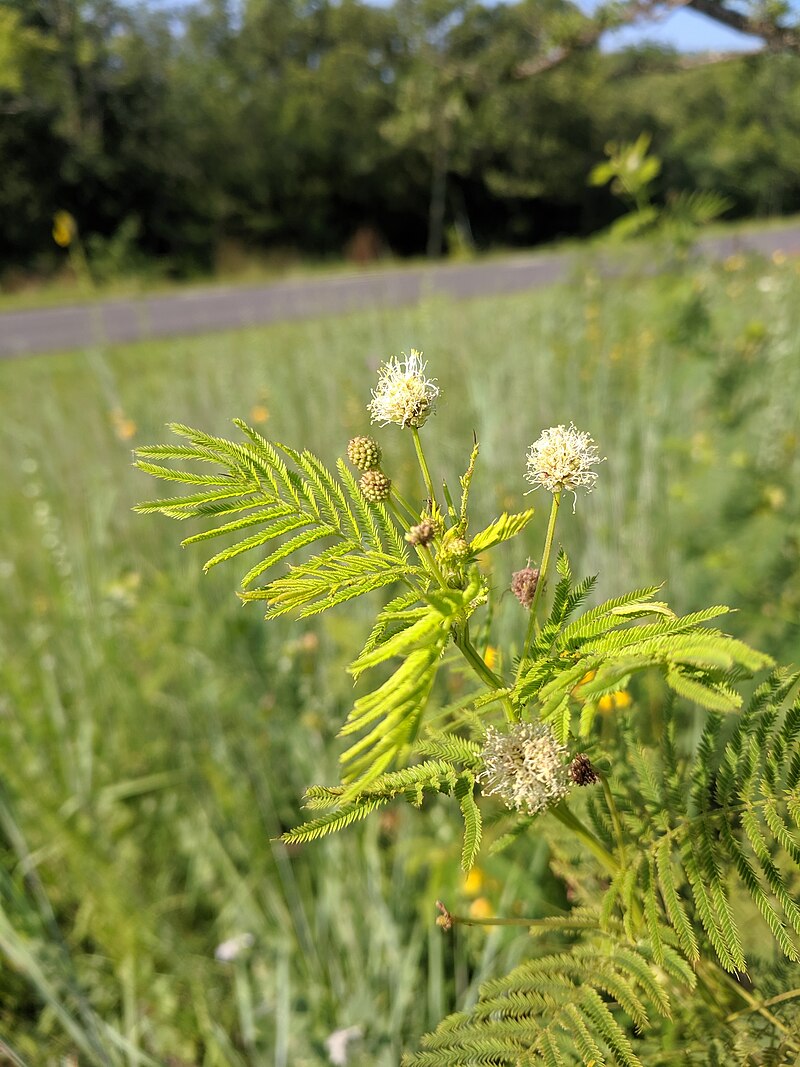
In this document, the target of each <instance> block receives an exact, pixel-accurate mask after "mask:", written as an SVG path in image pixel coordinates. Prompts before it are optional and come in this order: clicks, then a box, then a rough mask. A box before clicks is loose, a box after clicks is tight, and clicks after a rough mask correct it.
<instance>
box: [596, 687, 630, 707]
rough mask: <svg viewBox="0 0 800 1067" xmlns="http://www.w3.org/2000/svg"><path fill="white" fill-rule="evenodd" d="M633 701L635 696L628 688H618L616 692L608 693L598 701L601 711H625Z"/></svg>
mask: <svg viewBox="0 0 800 1067" xmlns="http://www.w3.org/2000/svg"><path fill="white" fill-rule="evenodd" d="M632 703H633V698H632V697H631V695H630V693H629V692H628V690H627V689H618V690H617V691H616V692H615V693H606V694H605V695H604V696H601V697H600V699H599V700H598V702H597V707H598V710H599V711H603V712H609V711H624V710H625V709H626V708H629V707H630V706H631V704H632Z"/></svg>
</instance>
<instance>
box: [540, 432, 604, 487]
mask: <svg viewBox="0 0 800 1067" xmlns="http://www.w3.org/2000/svg"><path fill="white" fill-rule="evenodd" d="M602 462H603V459H602V458H601V457H600V453H599V452H598V451H597V445H596V444H595V443H594V441H593V439H592V437H591V436H590V435H589V434H588V433H583V432H582V431H581V430H577V429H576V428H575V425H574V424H573V423H570V424H569V426H560V425H559V426H551V427H550V429H548V430H543V431H542V433H541V436H540V437H539V439H538V440H536V441H534V442H533V444H532V445H531V447H530V448H529V449H528V456H527V466H528V469H527V471H526V473H525V478H526V480H527V481H529V482H530V483H531V484H532V485H533V488H534V489H539V488H540V487H541V488H543V489H547V490H548V492H551V493H560V492H561V491H562V490H564V489H566V491H567V492H568V493H572V495H573V497H575V498H576V499H577V495H576V493H575V490H576V489H577V488H579V487H580V486H583V487H584V488H585V489H586V491H587V492H589V493H590V492H591V491H592V489H593V488H594V486H595V483H596V481H597V475H596V474H595V472H594V471H593V470H590V467H593V466H595V464H597V463H602Z"/></svg>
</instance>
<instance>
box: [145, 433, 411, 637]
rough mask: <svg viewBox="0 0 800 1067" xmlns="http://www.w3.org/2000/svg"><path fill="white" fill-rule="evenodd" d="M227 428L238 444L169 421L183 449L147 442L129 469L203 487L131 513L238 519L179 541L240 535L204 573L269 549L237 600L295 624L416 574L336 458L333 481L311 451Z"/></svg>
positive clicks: (390, 529)
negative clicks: (276, 570)
mask: <svg viewBox="0 0 800 1067" xmlns="http://www.w3.org/2000/svg"><path fill="white" fill-rule="evenodd" d="M236 425H237V426H238V427H239V429H240V430H241V431H242V433H243V434H244V435H245V437H246V440H245V441H244V442H243V443H236V442H233V441H228V440H226V439H224V438H221V437H213V436H211V435H209V434H205V433H203V432H202V431H200V430H194V429H192V428H190V427H187V426H182V425H179V424H175V425H173V426H172V429H173V431H174V432H175V433H176V434H178V435H179V436H182V437H184V438H186V439H188V440H189V442H191V443H190V444H189V445H154V446H151V447H147V448H141V449H139V450H138V451H137V464H136V465H137V466H138V467H139V468H140V469H141V470H143V471H145V472H146V473H148V474H150V475H153V476H154V477H158V478H162V479H165V480H167V481H176V482H183V483H186V484H189V485H191V486H192V487H194V488H196V487H198V486H204V487H205V488H203V489H202V490H199V491H197V492H193V493H191V494H189V495H188V496H184V497H166V498H164V499H161V500H152V501H147V502H145V503H142V504H140V505H138V507H137V509H136V510H138V511H141V512H154V511H160V512H162V513H163V514H165V515H168V516H170V517H172V518H180V519H186V518H193V517H205V518H211V519H218V518H219V517H220V516H223V517H227V516H230V515H231V514H239V515H240V517H239V518H236V519H233V520H230V521H223V522H218V523H217V524H216V525H214V526H211V527H210V528H207V529H205V530H202V531H200V532H199V533H196V534H193V535H192V536H190V537H188V538H186V539H185V540H184V542H183V543H184V544H186V545H189V544H193V543H195V542H197V541H201V540H207V539H209V538H212V537H218V536H225V535H231V534H236V533H239V532H241V531H248V532H247V534H246V536H244V537H242V538H241V539H239V540H235V541H233V543H231V544H229V545H227V546H226V547H225V548H223V549H222V550H221V551H220V552H217V553H216V554H215V555H213V556H211V558H210V559H209V560H208V561H207V562H206V564H205V569H206V570H208V569H209V568H211V567H214V566H217V565H218V564H220V563H225V562H227V561H228V560H231V559H235V558H237V557H238V556H240V555H243V554H244V553H246V552H252V551H254V550H257V549H260V548H269V549H270V550H269V551H268V552H267V553H266V554H265V555H264V556H262V557H261V559H260V560H259V561H258V562H257V563H256V564H255V565H253V566H252V567H251V568H250V569H249V570H248V572H247V573H246V574H245V575H244V578H243V579H242V589H243V593H242V594H241V595H242V599H244V600H246V601H247V600H265V601H267V603H268V608H267V617H269V618H275V617H277V616H279V615H283V614H285V613H286V612H289V611H293V610H297V611H298V613H299V615H300V617H304V616H307V615H314V614H317V613H318V612H321V611H325V610H327V609H328V608H331V607H335V606H336V605H337V604H341V603H344V602H345V601H347V600H350V599H352V598H353V597H357V596H362V595H363V594H365V593H369V592H371V591H372V590H373V589H378V588H380V587H382V586H384V585H389V584H392V583H393V582H395V581H397V580H399V579H401V578H403V577H410V576H412V575H416V574H417V573H418V568H416V567H413V566H411V565H410V564H409V562H408V553H407V549H406V546H405V544H404V542H403V540H402V538H401V537H400V535H399V534H398V532H397V530H396V529H395V528H394V525H393V523H392V521H391V519H390V518H389V516H388V514H387V512H386V509H385V508H384V507H383V505H368V504H367V503H366V502H365V500H364V499H363V497H362V495H361V492H360V490H359V488H358V485H357V483H356V482H355V480H354V479H353V477H352V475H351V474H350V472H349V471H348V470H347V468H346V467H345V466H344V464H342V463H341V461H340V463H339V466H338V477H337V476H336V475H334V474H333V473H331V472H330V471H329V470H328V469H327V468H326V467H325V466H324V465H323V464H322V463H321V462H320V460H319V459H318V458H317V457H316V456H314V455H313V454H312V453H311V452H308V451H303V452H297V451H295V450H294V449H292V448H289V447H288V446H286V445H279V444H272V443H270V442H269V441H267V440H266V439H265V438H264V437H262V436H261V435H260V434H259V433H258V432H257V431H256V430H253V429H252V428H251V427H249V426H247V425H245V424H244V423H243V422H238V421H237V423H236ZM153 459H158V460H159V461H164V460H170V459H171V460H175V461H180V462H186V461H189V462H192V461H196V462H200V463H203V464H216V465H217V466H218V467H219V468H220V473H218V474H208V473H201V474H196V473H194V472H192V471H187V470H184V469H183V468H182V467H170V466H165V465H164V463H163V462H158V463H154V462H152V460H153ZM243 512H246V513H247V514H244V515H242V513H243ZM318 542H323V543H324V544H325V545H326V547H324V548H323V550H322V551H321V552H320V553H318V554H317V555H315V556H313V557H312V558H311V559H310V560H306V561H304V562H303V563H300V564H298V565H296V566H294V567H292V568H291V569H290V570H289V573H288V574H287V575H285V576H284V577H282V578H278V579H276V580H274V581H273V582H271V583H269V584H267V585H266V586H262V587H261V588H258V589H250V588H249V587H250V586H252V585H253V583H254V582H255V581H256V580H257V579H259V578H261V576H262V575H263V574H264V573H265V572H266V571H268V570H269V569H270V568H272V567H275V566H276V565H277V564H279V563H281V562H283V561H284V560H286V559H288V558H289V557H290V556H296V554H297V553H299V552H300V551H301V550H302V549H306V548H308V547H309V546H312V545H316V544H317V543H318Z"/></svg>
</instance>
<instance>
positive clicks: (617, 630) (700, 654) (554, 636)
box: [514, 552, 772, 739]
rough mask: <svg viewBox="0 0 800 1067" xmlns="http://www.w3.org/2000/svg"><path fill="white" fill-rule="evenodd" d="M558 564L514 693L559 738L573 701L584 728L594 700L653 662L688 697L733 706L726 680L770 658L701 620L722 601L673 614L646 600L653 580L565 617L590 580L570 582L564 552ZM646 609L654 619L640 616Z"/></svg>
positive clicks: (567, 728) (718, 610) (736, 701)
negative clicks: (548, 606) (535, 708)
mask: <svg viewBox="0 0 800 1067" xmlns="http://www.w3.org/2000/svg"><path fill="white" fill-rule="evenodd" d="M558 569H559V573H561V575H562V578H561V580H560V581H559V582H558V585H557V587H556V590H555V593H554V598H553V608H552V611H551V613H550V617H549V619H548V620H547V622H546V623H545V625H544V626H543V627H542V630H541V633H540V634H539V637H538V638H537V639H536V641H534V643H533V647H532V649H531V654H530V656H529V657H528V658H527V659H526V660H525V662H524V664H523V665H522V670H521V672H520V676H519V680H518V683H517V686H516V687H515V693H514V700H515V703H516V704H517V706H520V707H521V706H524V705H525V704H527V703H529V702H531V701H533V700H535V701H536V702H537V703H538V704H539V716H540V718H542V719H543V720H545V721H549V722H551V723H552V725H553V729H554V730H555V731H556V734H557V736H558V737H560V738H561V739H566V738H567V737H568V736H569V734H570V732H572V731H573V726H572V710H571V709H572V708H573V707H578V706H580V708H581V714H580V722H579V726H578V733H579V735H580V736H588V734H589V733H590V731H591V729H592V725H593V721H594V715H595V711H596V707H597V701H598V700H599V699H600V698H601V697H602V696H604V695H606V694H609V693H613V692H614V691H615V690H617V689H619V688H623V687H625V686H626V685H627V684H628V682H629V680H630V677H631V675H633V674H636V673H639V672H641V671H644V670H647V669H649V668H653V667H658V668H660V669H661V670H662V671H663V673H664V678H665V680H666V682H667V685H668V686H670V688H671V689H673V690H674V691H675V692H676V693H677V694H678V695H680V696H682V697H684V698H686V699H688V700H691V701H692V702H693V703H696V704H699V705H700V706H701V707H704V708H707V709H708V710H710V711H732V710H735V709H736V708H737V707H739V706H740V703H741V701H740V698H739V696H738V694H737V692H736V691H735V689H734V688H733V683H734V682H736V681H738V680H739V679H740V678H741V677H742V676H743V674H745V673H752V672H755V671H758V670H763V669H764V668H766V667H770V666H772V660H771V659H770V657H769V656H765V655H763V654H762V653H760V652H756V651H755V650H754V649H752V648H750V647H749V646H748V645H745V644H744V643H743V642H742V641H737V640H735V639H734V638H732V637H729V636H727V635H726V634H724V633H722V632H721V631H719V630H715V629H711V628H709V627H706V626H703V625H702V624H703V623H705V622H707V621H709V620H710V619H713V618H715V617H716V616H718V615H721V614H723V613H724V612H725V611H727V610H728V609H726V608H724V607H721V606H719V605H717V606H714V607H711V608H707V609H705V610H704V611H699V612H694V613H692V614H690V615H686V616H683V617H678V616H676V615H675V614H674V612H672V611H671V610H670V609H669V608H668V607H667V606H666V605H664V604H662V603H661V602H656V601H653V600H652V597H653V596H654V595H655V593H656V592H657V591H658V587H657V586H651V587H649V588H646V589H637V590H634V591H633V592H632V593H630V594H628V595H627V596H625V597H618V598H615V599H614V600H609V601H606V602H605V603H604V604H601V605H599V606H598V607H594V608H591V609H589V610H588V611H587V612H585V613H584V614H583V615H581V616H580V617H578V618H577V619H575V620H574V621H573V622H569V621H568V620H569V619H570V617H571V615H572V614H573V613H574V611H575V609H576V607H577V605H578V604H579V603H580V602H581V601H582V600H583V599H584V598H585V597H586V595H587V593H588V592H589V590H590V588H591V582H592V580H591V579H585V580H584V581H583V582H581V583H579V584H578V585H577V586H576V587H575V588H574V589H573V588H572V585H571V582H572V577H571V571H570V568H569V561H568V560H567V558H566V556H565V555H564V553H563V552H562V553H561V554H560V555H559V559H558ZM653 615H655V616H656V617H657V621H656V622H642V621H641V620H643V619H645V618H646V617H647V616H653ZM577 686H580V689H579V692H577V693H576V692H575V689H576V687H577Z"/></svg>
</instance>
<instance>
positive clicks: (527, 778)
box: [479, 722, 570, 815]
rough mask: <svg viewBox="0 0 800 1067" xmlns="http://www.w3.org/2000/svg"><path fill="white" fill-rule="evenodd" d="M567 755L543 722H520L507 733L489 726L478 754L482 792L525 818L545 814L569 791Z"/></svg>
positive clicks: (563, 746)
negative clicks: (498, 798)
mask: <svg viewBox="0 0 800 1067" xmlns="http://www.w3.org/2000/svg"><path fill="white" fill-rule="evenodd" d="M566 752H567V746H566V745H561V744H559V743H558V741H556V739H555V737H554V736H553V732H552V730H551V729H550V727H549V726H545V725H544V723H541V722H520V723H517V724H516V725H515V726H512V728H511V729H510V730H509V731H508V733H502V732H501V731H500V730H496V729H495V728H494V727H493V726H490V727H489V728H488V729H487V731H486V738H485V740H484V743H483V751H482V752H481V755H482V757H483V764H484V769H483V771H481V773H480V775H479V778H480V780H481V782H485V783H486V785H485V786H484V789H483V792H484V793H486V794H487V795H492V794H496V795H497V796H499V797H501V798H502V800H503V803H504V804H505V805H506V807H507V808H516V809H517V811H523V812H525V813H527V814H528V815H535V814H536V813H537V812H540V811H544V810H545V809H546V808H549V807H551V806H552V805H553V804H557V803H558V801H559V800H561V798H562V797H565V796H566V795H567V793H568V792H569V789H570V779H569V766H568V764H567V763H566V762H565V759H564V757H565V755H566Z"/></svg>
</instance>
